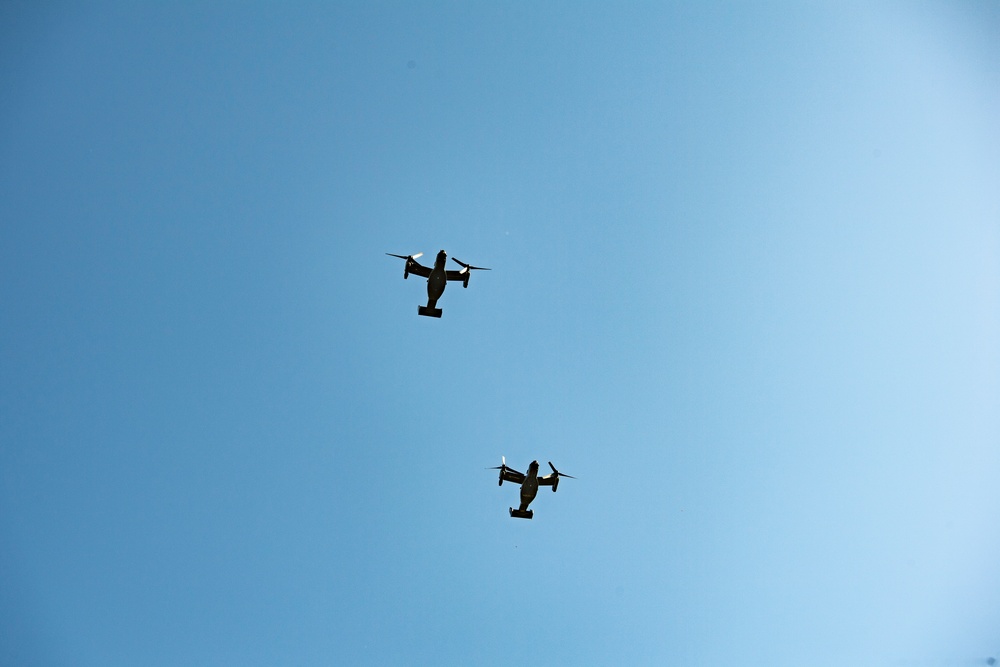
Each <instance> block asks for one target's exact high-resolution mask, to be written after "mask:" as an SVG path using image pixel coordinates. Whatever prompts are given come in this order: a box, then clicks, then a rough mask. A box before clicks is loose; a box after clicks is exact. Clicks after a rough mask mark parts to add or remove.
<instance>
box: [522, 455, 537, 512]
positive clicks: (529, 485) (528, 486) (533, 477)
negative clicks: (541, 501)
mask: <svg viewBox="0 0 1000 667" xmlns="http://www.w3.org/2000/svg"><path fill="white" fill-rule="evenodd" d="M537 495H538V461H532V462H531V465H529V466H528V472H527V473H525V475H524V481H523V482H521V508H520V509H521V511H522V512H523V511H525V510H526V509H528V505H530V504H531V501H532V500H534V499H535V496H537Z"/></svg>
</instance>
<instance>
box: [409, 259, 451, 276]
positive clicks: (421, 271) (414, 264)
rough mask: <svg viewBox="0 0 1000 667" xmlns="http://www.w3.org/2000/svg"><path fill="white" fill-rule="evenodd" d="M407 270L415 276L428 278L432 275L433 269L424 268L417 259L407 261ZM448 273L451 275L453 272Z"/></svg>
mask: <svg viewBox="0 0 1000 667" xmlns="http://www.w3.org/2000/svg"><path fill="white" fill-rule="evenodd" d="M406 270H407V271H409V272H410V273H412V274H413V275H415V276H420V277H421V278H426V277H427V276H429V275H431V267H429V266H424V265H423V264H421V263H420V262H418V261H417V260H415V259H407V260H406ZM448 273H451V271H449V272H448Z"/></svg>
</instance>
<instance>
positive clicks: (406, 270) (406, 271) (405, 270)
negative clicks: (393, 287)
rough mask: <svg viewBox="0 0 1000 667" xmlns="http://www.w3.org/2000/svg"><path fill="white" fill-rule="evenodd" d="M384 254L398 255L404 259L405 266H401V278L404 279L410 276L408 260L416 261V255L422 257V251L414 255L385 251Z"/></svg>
mask: <svg viewBox="0 0 1000 667" xmlns="http://www.w3.org/2000/svg"><path fill="white" fill-rule="evenodd" d="M385 254H387V255H389V257H399V258H400V259H405V260H406V266H405V267H403V279H404V280H405V279H407V278H409V277H410V262H415V261H417V257H422V256H423V254H424V253H422V252H418V253H417V254H416V255H395V254H393V253H391V252H387V253H385Z"/></svg>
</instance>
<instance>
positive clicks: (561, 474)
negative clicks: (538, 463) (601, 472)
mask: <svg viewBox="0 0 1000 667" xmlns="http://www.w3.org/2000/svg"><path fill="white" fill-rule="evenodd" d="M549 467H550V468H552V472H553V473H555V475H556V477H569V478H570V479H576V477H573V475H566V474H563V473H561V472H559V471H558V470H556V467H555V466H554V465H552V461H549Z"/></svg>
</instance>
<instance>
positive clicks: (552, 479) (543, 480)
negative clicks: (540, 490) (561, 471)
mask: <svg viewBox="0 0 1000 667" xmlns="http://www.w3.org/2000/svg"><path fill="white" fill-rule="evenodd" d="M557 479H559V475H557V474H555V473H552V474H551V475H542V476H541V477H539V478H538V486H552V485H554V484H555V483H556V480H557Z"/></svg>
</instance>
